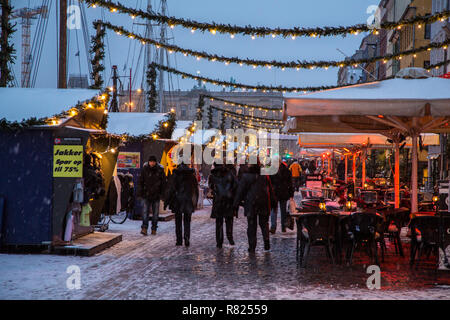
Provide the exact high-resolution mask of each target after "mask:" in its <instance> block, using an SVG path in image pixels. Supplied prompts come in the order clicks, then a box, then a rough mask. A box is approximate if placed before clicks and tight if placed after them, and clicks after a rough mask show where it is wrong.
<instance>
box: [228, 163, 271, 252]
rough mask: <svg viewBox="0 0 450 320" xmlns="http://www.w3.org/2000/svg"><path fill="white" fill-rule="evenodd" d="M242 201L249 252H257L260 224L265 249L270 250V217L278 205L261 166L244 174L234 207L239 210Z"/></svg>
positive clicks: (250, 166)
mask: <svg viewBox="0 0 450 320" xmlns="http://www.w3.org/2000/svg"><path fill="white" fill-rule="evenodd" d="M241 201H243V207H244V214H245V216H246V217H247V222H248V226H247V236H248V244H249V248H248V251H249V252H250V253H254V252H255V249H256V231H257V225H258V224H259V227H260V228H261V232H262V236H263V239H264V249H265V250H270V239H269V216H270V209H271V207H272V206H274V205H275V203H276V198H275V195H274V192H273V188H272V184H271V182H270V178H269V177H268V176H263V175H261V168H260V166H259V165H255V164H252V165H249V167H248V169H247V171H246V172H244V173H243V174H242V176H241V179H240V180H239V184H238V189H237V191H236V196H235V198H234V202H233V207H234V208H238V207H239V205H240V204H241Z"/></svg>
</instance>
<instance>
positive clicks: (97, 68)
mask: <svg viewBox="0 0 450 320" xmlns="http://www.w3.org/2000/svg"><path fill="white" fill-rule="evenodd" d="M93 24H94V28H95V30H97V32H96V34H95V36H92V40H91V49H90V53H91V54H94V57H93V58H92V60H91V64H92V75H91V78H92V80H94V84H93V85H92V86H91V89H101V88H102V87H103V78H102V75H101V73H102V72H103V70H105V67H104V66H103V64H102V63H101V62H102V61H103V59H104V58H105V44H104V41H103V40H104V37H105V35H106V30H105V28H103V26H102V24H101V23H100V22H98V21H94V23H93Z"/></svg>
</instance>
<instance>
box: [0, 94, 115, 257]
mask: <svg viewBox="0 0 450 320" xmlns="http://www.w3.org/2000/svg"><path fill="white" fill-rule="evenodd" d="M0 96H1V99H0V150H2V153H1V154H0V163H1V165H0V175H1V176H2V181H5V182H6V183H1V184H0V198H2V201H0V202H3V203H4V207H3V208H2V209H3V217H2V220H1V221H0V231H1V233H0V237H1V238H0V243H1V245H2V246H3V247H6V248H17V247H23V246H33V247H41V246H46V247H49V248H53V249H55V248H60V247H64V246H68V245H72V247H77V244H76V242H77V241H78V240H79V239H84V240H86V238H85V237H89V236H90V235H92V234H93V232H94V225H95V224H96V223H97V221H98V219H99V217H100V215H101V211H102V208H103V203H104V200H105V190H107V189H108V187H109V183H110V180H111V176H112V172H113V169H114V167H115V163H116V160H117V152H116V150H117V148H118V146H119V143H120V138H119V137H117V136H113V135H108V134H107V133H106V131H105V128H106V124H107V119H108V114H107V104H108V100H109V95H108V94H107V93H99V92H98V91H97V90H86V89H70V90H67V89H29V88H0ZM105 237H106V236H105ZM105 237H104V238H105ZM97 240H98V239H97ZM120 240H121V235H120V234H114V235H113V236H112V237H111V238H110V239H109V240H107V241H106V242H107V245H112V244H114V243H116V242H118V241H120ZM99 241H100V242H101V244H102V245H103V247H105V241H104V240H99ZM84 242H86V241H84ZM77 248H78V247H77ZM91 248H92V246H91ZM88 254H92V251H89V253H88Z"/></svg>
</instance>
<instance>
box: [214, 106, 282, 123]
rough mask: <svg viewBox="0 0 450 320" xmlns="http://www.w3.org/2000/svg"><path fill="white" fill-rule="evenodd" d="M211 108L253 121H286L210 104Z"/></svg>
mask: <svg viewBox="0 0 450 320" xmlns="http://www.w3.org/2000/svg"><path fill="white" fill-rule="evenodd" d="M210 108H212V109H215V110H218V111H221V112H224V113H226V114H228V115H231V116H233V117H237V118H242V119H244V120H252V121H258V122H267V123H274V124H283V123H284V122H283V120H280V119H268V118H262V117H257V116H252V115H245V114H240V113H237V112H234V111H230V110H226V109H222V108H219V107H216V106H210Z"/></svg>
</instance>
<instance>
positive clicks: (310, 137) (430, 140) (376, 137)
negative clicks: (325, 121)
mask: <svg viewBox="0 0 450 320" xmlns="http://www.w3.org/2000/svg"><path fill="white" fill-rule="evenodd" d="M421 137H422V144H423V145H424V146H428V145H439V135H437V134H432V133H430V134H422V135H421ZM387 140H388V138H387V137H385V136H383V135H381V134H364V133H363V134H356V133H316V132H314V133H300V134H299V135H298V144H299V146H300V147H302V148H351V147H358V146H369V147H370V148H391V147H392V143H391V142H388V141H387ZM405 146H406V147H411V146H412V141H411V138H408V139H406V145H405Z"/></svg>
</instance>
